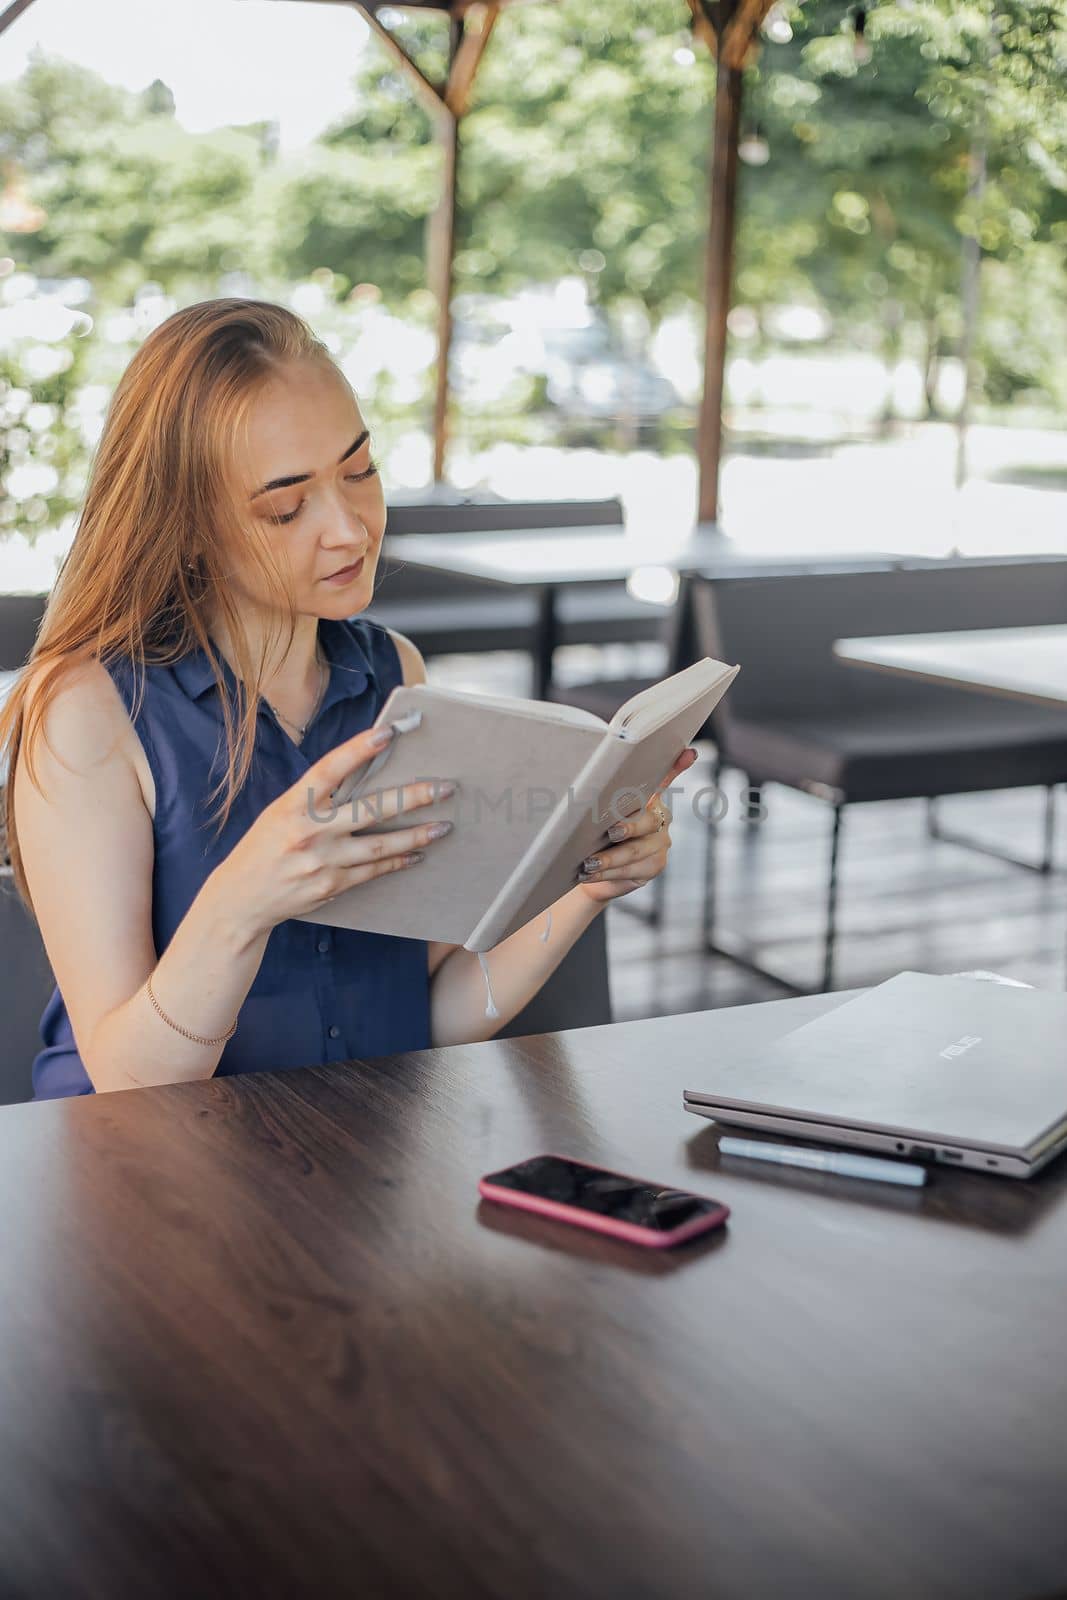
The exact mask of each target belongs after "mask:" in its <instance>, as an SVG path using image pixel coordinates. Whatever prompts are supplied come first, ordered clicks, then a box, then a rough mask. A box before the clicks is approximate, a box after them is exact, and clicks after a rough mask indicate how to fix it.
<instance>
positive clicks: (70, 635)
mask: <svg viewBox="0 0 1067 1600" xmlns="http://www.w3.org/2000/svg"><path fill="white" fill-rule="evenodd" d="M302 360H304V361H306V360H315V361H326V362H329V363H330V365H331V367H332V368H333V370H334V371H335V372H337V373H338V376H339V377H340V378H341V379H342V381H344V382H347V380H345V379H344V376H343V374H341V373H340V371H339V369H338V368H337V367H336V366H335V365H334V363H333V362H332V360H331V357H330V355H329V352H328V350H327V349H326V347H325V345H324V344H323V343H322V342H321V341H320V340H319V339H318V338H316V336H315V334H314V333H313V332H312V331H311V329H310V328H309V327H308V325H307V324H306V323H305V322H304V321H303V320H302V319H301V318H300V317H298V316H297V315H296V314H295V313H294V312H292V311H289V310H287V309H286V308H285V307H284V306H278V305H272V304H270V303H268V302H267V301H263V300H238V299H220V300H205V301H202V302H200V303H199V304H197V305H192V306H186V307H184V309H183V310H181V311H176V312H175V313H174V315H173V316H171V317H168V318H167V320H166V321H165V322H163V323H161V324H160V326H159V327H158V328H156V329H155V330H154V331H153V332H152V333H151V334H149V336H148V338H147V339H146V340H145V341H144V343H143V344H142V345H141V347H140V348H139V349H138V351H137V353H136V354H135V355H134V357H133V359H132V361H131V362H130V364H129V366H128V367H127V368H126V371H125V372H124V373H123V375H122V378H121V379H120V381H119V384H118V387H117V388H116V390H115V393H114V395H113V396H112V400H111V404H110V406H109V408H108V414H107V419H106V421H105V424H104V430H103V433H102V435H101V438H100V442H99V445H98V446H97V450H96V455H95V459H94V461H93V465H92V470H91V472H90V477H89V484H88V489H87V491H86V496H85V502H84V505H83V507H82V513H81V516H80V518H79V521H78V529H77V533H76V534H75V537H74V541H73V543H72V545H71V547H70V550H69V551H68V552H67V555H66V557H65V559H64V561H63V563H62V566H61V567H60V569H59V574H58V576H57V578H56V582H55V585H54V587H53V589H52V592H51V594H50V595H49V598H48V602H47V605H46V608H45V613H44V618H43V620H42V623H41V627H40V631H39V632H38V635H37V639H36V642H35V644H34V646H33V650H32V651H31V653H30V656H29V660H28V661H27V663H26V667H25V669H24V670H23V672H22V673H21V674H20V676H19V678H18V680H17V682H16V684H15V687H14V689H13V690H12V692H11V694H10V696H9V697H8V700H7V702H6V704H5V706H4V707H3V710H2V711H0V760H2V758H3V754H4V751H5V749H6V751H7V757H8V779H7V785H6V796H5V807H4V809H5V818H4V820H5V827H6V839H7V851H8V854H9V855H10V858H11V867H12V871H13V876H14V880H15V885H16V888H17V889H18V892H19V894H20V896H21V897H22V899H23V901H24V902H25V904H26V906H27V907H28V909H29V910H30V911H31V913H32V911H33V905H32V901H31V898H30V893H29V887H28V885H27V883H26V877H25V873H24V871H23V867H22V859H21V855H20V853H19V847H18V835H17V831H16V827H15V809H14V789H15V784H14V777H15V765H16V762H17V761H18V759H19V757H20V754H21V753H22V747H23V745H24V744H25V746H26V757H27V772H28V774H29V776H30V777H31V778H33V779H34V781H35V782H36V781H37V780H36V777H35V771H34V761H33V749H34V741H35V739H36V736H37V734H38V732H39V731H40V728H41V723H42V721H43V718H44V715H45V711H46V709H47V707H48V705H49V704H50V702H51V701H52V699H53V698H54V697H55V695H56V693H57V692H58V690H59V687H60V686H61V684H62V682H63V679H64V678H65V677H67V676H68V675H69V674H70V671H71V669H72V667H75V666H77V665H79V664H81V663H84V662H85V661H87V660H93V659H98V660H104V659H107V658H110V657H111V656H112V655H113V654H119V655H121V656H125V657H127V658H129V659H130V660H131V661H132V663H133V666H134V679H135V682H137V683H138V689H137V693H136V696H135V702H134V705H133V707H132V713H131V714H132V715H133V716H136V713H137V711H138V709H139V708H140V704H141V701H142V699H143V695H144V667H145V665H146V664H147V663H148V662H153V663H169V662H171V661H174V660H177V659H178V658H179V657H180V656H183V655H185V654H187V653H188V652H189V651H191V650H193V649H195V648H196V647H197V646H200V647H202V648H204V649H206V650H207V651H208V653H209V656H210V658H211V660H212V662H213V666H214V671H215V679H216V682H217V683H218V685H219V690H220V699H221V704H222V708H223V719H224V726H225V730H226V766H225V771H224V772H223V775H222V778H221V779H220V780H219V783H218V784H217V785H216V787H215V789H214V790H213V791H212V797H215V796H219V795H221V796H222V803H221V806H220V809H219V813H218V817H219V828H220V829H221V828H222V826H223V825H224V823H225V821H226V817H227V816H228V814H229V811H230V808H231V806H232V805H233V802H234V799H235V798H236V796H237V794H238V792H239V791H240V789H241V786H242V784H243V783H244V781H245V778H246V777H247V775H248V770H249V767H250V765H251V761H252V754H253V746H254V742H255V733H256V700H257V696H258V692H259V686H260V683H261V680H262V672H263V668H264V664H265V659H266V656H267V653H268V652H269V651H270V650H271V649H272V648H273V646H274V644H275V642H276V637H277V636H276V635H274V636H272V637H271V638H270V639H268V640H267V641H266V642H265V644H264V649H263V653H262V655H261V657H260V659H259V661H258V662H255V661H253V660H252V655H251V650H250V647H249V641H248V637H247V634H246V633H245V631H244V629H243V627H242V625H241V619H240V615H239V611H238V607H237V606H236V605H235V603H234V600H233V597H232V591H231V587H230V585H229V583H228V582H227V567H228V565H230V564H231V563H230V562H229V561H228V559H227V550H226V548H225V547H224V540H223V539H222V538H221V537H220V534H223V533H230V534H232V535H235V536H236V537H237V538H239V539H240V538H241V536H242V535H244V539H243V543H244V546H245V548H246V549H247V551H248V553H249V555H250V556H251V559H252V561H253V563H254V564H255V565H256V566H257V567H258V569H259V571H260V573H261V575H262V576H263V578H264V580H265V588H266V591H267V592H268V593H269V594H270V595H271V597H272V598H273V597H274V596H277V600H278V611H279V614H280V615H282V616H283V617H284V614H285V612H286V611H287V612H288V616H289V626H290V632H289V640H290V642H291V641H292V638H293V632H294V630H295V626H296V620H297V613H296V610H295V604H294V600H293V596H292V594H291V592H290V590H289V587H288V585H287V583H286V581H285V577H284V574H283V572H282V571H281V569H280V568H279V567H278V565H277V563H276V561H274V560H273V558H272V556H271V553H270V547H269V543H268V542H267V540H266V539H265V538H264V536H263V532H262V529H260V528H258V527H257V526H256V525H255V524H254V523H253V522H252V521H251V519H249V518H248V517H247V515H246V514H245V513H244V512H242V510H241V509H240V507H239V505H238V504H237V503H235V500H236V497H235V496H234V494H233V491H232V480H231V478H230V474H231V472H232V467H233V462H234V460H235V458H236V451H237V448H238V445H239V442H240V441H241V440H242V439H243V438H244V437H245V434H246V430H247V422H248V415H249V411H250V409H251V405H252V402H253V400H254V399H255V397H256V395H257V394H258V393H259V392H260V390H261V389H262V388H263V387H264V385H265V384H266V383H268V382H269V381H270V379H271V378H273V377H275V376H277V374H278V372H279V370H280V369H281V368H282V367H283V366H284V365H286V364H288V363H290V362H294V361H302ZM209 603H213V604H214V606H216V607H217V615H218V617H219V618H220V619H221V620H222V622H223V623H224V625H225V627H226V629H227V634H228V639H229V641H230V644H231V648H232V650H233V655H234V657H235V660H236V665H237V668H238V677H239V680H240V681H239V684H238V701H237V711H236V714H234V711H233V708H232V706H231V702H230V696H229V694H228V693H227V692H226V689H225V679H224V677H223V674H222V669H221V666H220V664H219V661H218V659H217V658H216V656H215V652H214V650H213V648H212V646H211V640H210V635H209V633H208V630H207V626H206V623H205V620H204V613H205V611H206V610H207V608H208V605H209ZM31 673H32V675H33V678H34V682H35V693H34V697H33V701H32V705H31V709H30V715H29V722H28V726H25V727H24V725H23V724H24V718H25V714H26V701H27V693H28V687H29V680H30V677H31ZM249 685H251V689H250V690H249V689H248V686H249ZM38 787H40V785H38Z"/></svg>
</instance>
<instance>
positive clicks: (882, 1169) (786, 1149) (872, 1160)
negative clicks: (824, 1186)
mask: <svg viewBox="0 0 1067 1600" xmlns="http://www.w3.org/2000/svg"><path fill="white" fill-rule="evenodd" d="M719 1150H720V1151H721V1153H722V1154H723V1155H724V1156H747V1157H748V1158H749V1159H750V1160H751V1161H777V1162H779V1163H780V1164H781V1165H782V1166H785V1167H804V1168H806V1169H807V1170H808V1171H809V1172H835V1173H837V1174H838V1175H839V1176H840V1177H842V1178H873V1179H874V1180H875V1181H876V1182H880V1183H903V1184H907V1185H908V1186H909V1187H910V1188H915V1189H917V1188H919V1186H920V1185H921V1184H924V1183H925V1182H926V1168H925V1167H916V1166H912V1165H911V1164H910V1163H909V1162H906V1161H881V1160H879V1158H878V1157H877V1156H856V1155H849V1154H848V1153H847V1152H845V1151H843V1150H809V1149H807V1148H806V1147H805V1146H803V1145H796V1144H769V1143H766V1142H765V1141H764V1140H762V1139H731V1138H727V1137H725V1136H724V1137H723V1138H721V1139H720V1140H719Z"/></svg>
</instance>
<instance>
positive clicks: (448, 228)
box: [427, 106, 459, 483]
mask: <svg viewBox="0 0 1067 1600" xmlns="http://www.w3.org/2000/svg"><path fill="white" fill-rule="evenodd" d="M437 124H438V135H437V136H438V139H439V141H440V143H441V148H442V152H443V155H444V170H443V172H442V175H441V198H440V200H439V201H438V204H437V209H436V211H435V212H434V214H433V219H432V222H431V224H430V259H429V263H428V272H427V276H428V278H429V283H430V288H431V290H432V292H433V295H434V298H435V299H436V301H437V371H436V373H435V375H434V395H433V478H434V482H435V483H442V482H443V481H444V476H445V451H446V449H447V447H448V355H449V350H450V349H451V346H452V278H453V260H454V257H455V253H456V176H457V169H458V166H459V118H458V117H457V116H456V115H455V114H454V113H453V112H452V111H450V110H449V109H448V107H447V106H446V107H443V108H442V109H441V111H440V112H439V113H438V119H437Z"/></svg>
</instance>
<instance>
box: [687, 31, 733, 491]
mask: <svg viewBox="0 0 1067 1600" xmlns="http://www.w3.org/2000/svg"><path fill="white" fill-rule="evenodd" d="M742 80H743V73H742V68H741V67H740V66H733V65H731V63H730V57H729V56H728V54H727V52H725V51H723V50H720V52H719V58H718V76H717V80H716V86H715V117H714V122H713V129H714V132H713V141H712V150H711V162H710V168H711V173H710V185H709V202H710V218H709V223H708V249H707V259H706V264H705V279H704V305H705V311H706V319H707V320H706V322H705V329H704V395H703V399H702V401H701V406H700V419H699V422H698V424H697V462H698V466H699V471H700V489H699V497H698V502H697V520H698V521H699V522H715V521H716V520H717V519H718V515H719V474H720V470H721V462H722V406H723V390H724V387H725V379H726V334H727V329H726V319H727V317H728V316H729V313H730V295H731V288H732V284H733V266H734V232H735V225H736V217H737V145H738V139H739V137H740V131H741V98H742Z"/></svg>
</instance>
